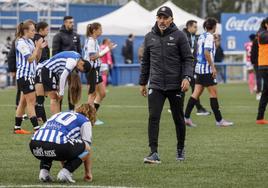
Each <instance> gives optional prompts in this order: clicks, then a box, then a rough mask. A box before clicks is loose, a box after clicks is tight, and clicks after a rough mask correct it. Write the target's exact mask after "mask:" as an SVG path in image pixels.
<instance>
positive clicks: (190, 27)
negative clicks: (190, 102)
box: [183, 20, 211, 116]
mask: <svg viewBox="0 0 268 188" xmlns="http://www.w3.org/2000/svg"><path fill="white" fill-rule="evenodd" d="M183 32H184V33H185V34H186V36H187V39H188V42H189V44H190V47H191V52H192V54H193V56H194V67H195V64H196V61H197V59H196V56H197V40H198V36H197V35H196V32H197V21H195V20H189V21H187V23H186V28H184V29H183ZM194 86H195V80H194V79H193V80H192V81H191V88H192V93H193V92H194ZM195 107H196V109H197V113H196V115H198V116H206V115H210V114H211V113H210V112H209V111H207V110H206V109H205V108H204V107H203V106H202V105H201V103H200V99H198V101H197V102H196V105H195Z"/></svg>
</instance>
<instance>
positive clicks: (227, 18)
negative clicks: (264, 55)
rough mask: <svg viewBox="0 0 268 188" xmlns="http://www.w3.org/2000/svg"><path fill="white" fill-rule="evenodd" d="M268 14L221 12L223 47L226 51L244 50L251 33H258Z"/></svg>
mask: <svg viewBox="0 0 268 188" xmlns="http://www.w3.org/2000/svg"><path fill="white" fill-rule="evenodd" d="M267 16H268V14H237V13H235V14H234V13H231V14H230V13H223V14H221V24H222V38H221V39H222V48H223V50H224V51H244V50H245V48H244V44H245V43H246V42H248V41H249V35H250V34H256V32H257V31H258V30H259V28H260V24H261V22H262V20H263V19H264V18H266V17H267Z"/></svg>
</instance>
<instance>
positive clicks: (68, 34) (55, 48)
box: [52, 16, 82, 110]
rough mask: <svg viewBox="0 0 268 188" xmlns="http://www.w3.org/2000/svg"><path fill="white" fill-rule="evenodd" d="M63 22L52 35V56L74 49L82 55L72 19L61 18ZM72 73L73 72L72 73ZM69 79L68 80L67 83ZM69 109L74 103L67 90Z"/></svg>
mask: <svg viewBox="0 0 268 188" xmlns="http://www.w3.org/2000/svg"><path fill="white" fill-rule="evenodd" d="M63 21H64V24H63V25H62V27H61V28H60V32H59V33H57V34H56V35H55V36H54V37H53V43H52V56H54V55H55V54H57V53H59V52H62V51H76V52H78V53H79V54H81V55H82V49H81V43H80V36H79V35H78V34H77V33H76V32H74V30H73V27H74V19H73V17H72V16H65V17H64V18H63ZM72 74H73V73H72ZM69 83H70V81H69V80H68V84H69ZM68 103H69V110H74V105H73V104H72V103H71V102H70V91H69V90H68Z"/></svg>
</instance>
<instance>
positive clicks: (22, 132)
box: [14, 129, 32, 134]
mask: <svg viewBox="0 0 268 188" xmlns="http://www.w3.org/2000/svg"><path fill="white" fill-rule="evenodd" d="M14 134H32V132H30V131H26V130H23V129H14Z"/></svg>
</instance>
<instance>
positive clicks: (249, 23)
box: [225, 16, 264, 31]
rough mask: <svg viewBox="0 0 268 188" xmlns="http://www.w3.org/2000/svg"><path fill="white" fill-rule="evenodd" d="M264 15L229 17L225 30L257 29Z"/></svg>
mask: <svg viewBox="0 0 268 188" xmlns="http://www.w3.org/2000/svg"><path fill="white" fill-rule="evenodd" d="M263 19H264V17H257V16H252V17H249V18H246V19H238V18H236V17H235V16H232V17H230V18H229V19H228V20H227V22H226V25H225V29H226V30H227V31H258V30H259V28H260V25H261V22H262V20H263Z"/></svg>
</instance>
